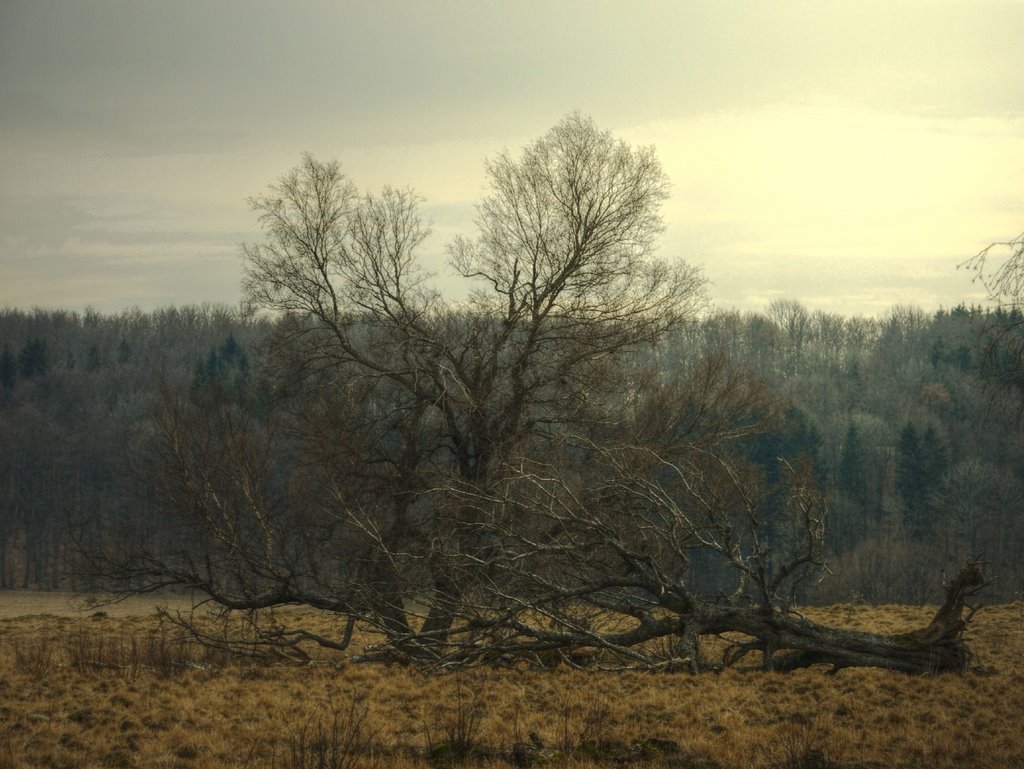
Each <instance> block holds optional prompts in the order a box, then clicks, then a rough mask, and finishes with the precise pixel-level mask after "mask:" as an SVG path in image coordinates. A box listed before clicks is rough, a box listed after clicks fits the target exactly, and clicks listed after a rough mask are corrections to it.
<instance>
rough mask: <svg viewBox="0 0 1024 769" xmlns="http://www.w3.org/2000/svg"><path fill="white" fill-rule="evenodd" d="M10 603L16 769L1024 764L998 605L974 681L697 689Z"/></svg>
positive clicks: (7, 722) (1, 756)
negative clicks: (431, 666)
mask: <svg viewBox="0 0 1024 769" xmlns="http://www.w3.org/2000/svg"><path fill="white" fill-rule="evenodd" d="M9 597H10V596H9V595H8V594H4V593H0V769H25V768H26V767H54V768H56V769H93V768H94V767H95V768H97V769H98V768H99V767H104V768H107V767H113V768H114V769H117V768H119V767H120V768H123V769H127V768H129V767H140V768H142V767H146V768H147V769H148V768H149V767H153V768H160V767H166V768H167V769H214V768H218V769H219V768H220V767H240V768H241V767H251V768H253V769H255V768H256V767H268V768H272V769H296V768H297V767H302V769H312V768H313V767H316V768H317V769H326V768H327V767H335V768H336V769H348V768H350V767H371V766H376V767H399V769H401V768H402V767H429V766H431V765H432V764H433V765H435V766H438V765H444V764H449V763H452V762H454V761H455V760H457V759H458V760H461V761H462V763H463V765H465V766H471V767H475V766H494V767H500V766H509V765H512V764H514V763H515V762H516V761H518V762H520V763H521V764H525V763H526V762H528V761H532V763H533V765H557V766H565V767H575V768H577V769H587V768H588V767H610V766H624V765H628V766H666V767H669V766H674V767H680V768H691V769H692V768H693V767H704V768H705V769H713V768H714V767H730V768H731V767H736V768H739V767H764V768H765V769H775V768H776V767H777V768H778V769H797V768H803V769H812V768H813V769H825V768H827V767H848V768H850V769H853V768H854V767H861V768H863V769H868V768H871V769H873V768H875V767H879V768H880V767H964V766H970V767H991V768H992V769H996V767H999V768H1000V769H1001V768H1002V767H1015V766H1016V767H1024V734H1022V733H1021V731H1022V730H1021V726H1022V723H1024V719H1022V715H1021V714H1022V713H1024V605H1022V604H1012V605H1007V606H998V607H992V608H987V609H984V610H982V611H981V612H979V614H978V615H977V617H976V619H975V622H974V623H973V625H972V627H971V630H970V632H969V636H970V642H971V644H972V646H973V648H974V650H975V652H976V654H977V659H976V665H977V670H976V671H975V672H972V673H969V674H967V675H964V676H956V675H942V676H935V677H911V676H905V675H901V674H896V673H889V672H884V671H877V670H844V671H841V672H840V673H839V674H837V675H834V676H829V675H826V674H825V673H824V671H822V670H807V671H799V672H796V673H793V674H789V675H778V674H768V673H738V672H726V673H722V674H717V675H713V674H709V675H702V676H697V677H693V676H689V675H686V674H661V675H651V674H642V673H588V672H583V671H578V670H572V669H564V668H563V669H556V670H552V671H534V670H531V671H525V670H520V671H509V670H481V671H476V672H471V673H463V674H460V675H443V674H435V675H425V674H422V673H418V672H416V671H414V670H410V669H407V668H401V667H385V666H377V665H358V664H351V663H347V662H346V661H345V660H344V658H343V657H340V656H336V657H323V658H322V659H321V660H320V662H319V663H318V664H315V665H310V666H305V667H295V666H287V665H266V664H262V665H242V664H238V663H227V662H226V661H225V660H224V659H223V658H210V657H208V656H207V655H204V654H203V652H202V650H200V649H197V648H194V647H188V646H184V647H183V646H180V645H177V644H176V639H175V637H174V636H173V634H172V633H171V631H170V630H169V629H168V628H167V627H161V626H160V624H159V623H158V620H157V619H156V617H155V615H154V613H153V612H152V609H151V607H149V608H148V609H147V608H146V607H144V606H140V607H139V610H140V612H142V613H140V614H136V615H132V614H131V613H130V612H124V611H121V610H116V611H114V612H110V611H108V612H107V613H106V614H99V615H94V614H93V613H91V612H89V611H74V610H73V608H70V607H65V608H63V609H61V608H56V607H55V606H54V605H52V603H50V602H53V601H56V600H57V599H56V598H53V597H46V596H35V597H34V598H33V599H32V600H34V601H35V603H34V604H33V605H32V606H31V608H30V611H29V613H22V614H21V615H20V616H18V612H17V611H14V610H12V609H11V608H10V607H11V605H12V604H13V603H14V602H13V601H9V600H8V598H9ZM24 600H26V599H24V598H20V597H19V598H18V601H24ZM4 607H6V608H4ZM115 615H116V616H115ZM812 617H813V618H814V619H818V620H822V621H826V622H828V623H830V624H836V625H843V626H846V627H856V628H861V629H868V630H875V631H881V632H898V631H902V630H906V629H909V628H913V627H917V626H920V625H923V624H925V623H926V622H927V621H928V619H929V618H930V611H929V610H928V609H919V608H905V607H895V606H891V607H878V608H866V607H855V606H839V607H833V608H830V609H823V610H815V611H814V612H813V613H812ZM312 619H314V620H315V621H318V622H322V623H328V622H329V621H330V620H329V618H312ZM365 640H366V641H369V640H371V639H368V638H367V639H365ZM171 649H173V650H175V651H174V654H175V655H177V656H173V655H172V654H171V651H169V650H171ZM161 650H162V651H161ZM168 655H171V656H172V658H173V659H172V662H169V663H167V664H166V665H163V664H161V663H159V660H161V659H164V658H165V657H167V656H168ZM90 658H95V659H92V662H95V663H96V664H90ZM531 734H533V735H534V736H535V737H536V738H539V740H540V742H541V743H543V746H544V748H543V750H536V749H535V748H534V747H533V746H532V743H531V739H530V735H531ZM336 747H340V748H342V749H341V750H334V748H336ZM346 748H347V749H346Z"/></svg>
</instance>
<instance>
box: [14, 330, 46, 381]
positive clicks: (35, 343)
mask: <svg viewBox="0 0 1024 769" xmlns="http://www.w3.org/2000/svg"><path fill="white" fill-rule="evenodd" d="M18 369H19V370H20V373H21V376H22V378H24V379H32V378H33V377H37V376H45V375H46V372H47V371H49V370H50V363H49V361H48V360H47V356H46V342H45V341H44V340H42V339H39V338H36V339H31V340H29V341H28V342H27V343H26V344H25V346H24V347H22V348H21V352H19V353H18Z"/></svg>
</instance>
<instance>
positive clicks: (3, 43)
mask: <svg viewBox="0 0 1024 769" xmlns="http://www.w3.org/2000/svg"><path fill="white" fill-rule="evenodd" d="M342 6H344V7H342ZM1021 29H1024V2H1006V1H1001V0H972V2H956V1H954V0H929V1H928V2H924V1H923V0H921V1H918V0H894V1H893V2H881V1H880V0H879V1H878V2H873V1H866V2H861V3H856V4H854V3H839V2H821V1H820V0H813V1H812V0H779V1H778V2H773V3H764V2H736V3H707V2H678V3H671V4H669V3H657V2H639V3H631V4H629V5H626V4H623V3H617V2H583V1H582V0H579V1H574V0H569V1H567V2H564V3H559V4H558V5H557V6H556V7H554V8H550V7H548V5H547V4H545V3H543V2H540V0H536V1H535V0H529V1H528V2H521V3H517V4H514V5H512V4H507V3H499V2H490V3H488V2H481V3H473V4H469V3H465V2H461V1H460V0H439V1H438V2H434V3H429V4H419V3H416V4H413V3H406V2H398V0H395V1H393V2H386V1H382V0H378V2H369V1H368V2H352V3H346V4H337V3H330V2H316V1H315V0H313V1H311V2H306V3H300V4H298V5H296V6H295V7H294V8H291V7H288V8H286V7H284V6H283V5H281V4H272V3H269V2H267V3H264V2H257V1H253V2H236V1H234V0H225V2H222V3H215V4H208V3H202V2H198V0H187V1H185V2H182V3H176V4H173V5H172V4H157V3H124V2H119V1H117V0H82V2H77V3H68V4H59V3H54V4H50V3H37V2H31V1H30V0H8V2H5V3H4V4H2V5H0V164H2V166H3V168H4V172H3V174H2V175H0V306H9V307H31V306H43V307H54V306H58V307H67V308H72V309H81V308H84V307H86V306H93V307H96V308H99V309H102V310H117V309H120V308H124V307H130V306H140V307H142V308H143V309H149V308H152V307H156V306H160V305H165V304H172V303H173V304H185V303H191V302H203V301H214V302H226V303H235V302H237V301H238V299H239V290H238V281H239V277H240V263H239V256H238V254H239V249H238V244H239V243H240V242H241V241H244V240H250V239H253V238H256V237H258V229H257V227H256V223H255V221H254V218H253V216H252V214H251V212H250V211H249V209H248V207H247V205H246V202H245V201H246V198H247V197H249V196H251V195H255V194H258V193H260V192H261V191H262V190H263V189H264V188H265V187H266V185H268V184H270V183H272V182H273V181H274V180H275V179H276V178H277V177H278V176H280V175H281V174H282V173H283V172H285V171H286V170H287V169H288V168H290V167H291V166H292V165H294V164H295V163H296V162H297V161H298V159H299V157H300V155H301V153H302V152H303V151H306V150H308V151H311V152H313V153H314V154H315V155H317V156H319V157H322V158H336V159H338V160H339V161H341V163H342V165H343V167H344V168H345V169H346V170H347V171H348V172H349V174H350V175H351V176H352V178H353V179H354V181H356V183H357V184H359V185H360V186H362V187H365V188H370V189H375V188H379V186H380V185H382V184H384V183H390V184H395V185H399V186H406V185H408V186H412V187H414V188H415V189H416V190H417V191H418V192H419V193H420V194H421V195H422V196H423V198H424V199H425V203H424V208H423V213H424V216H425V218H427V219H428V220H430V221H431V222H432V224H433V233H434V234H433V236H432V237H431V238H430V239H429V240H428V241H427V243H426V244H425V245H424V249H423V257H424V259H425V261H426V262H427V263H428V264H429V265H430V267H431V268H432V269H433V270H434V271H435V272H436V273H437V274H438V281H439V283H440V284H441V285H442V286H444V287H446V288H447V289H450V290H452V291H453V292H457V291H459V289H458V287H456V286H455V284H454V283H453V281H452V279H451V278H450V277H449V276H448V275H447V272H446V268H445V264H444V253H445V244H446V242H447V241H448V240H449V239H450V238H451V237H453V236H454V235H456V234H463V235H465V234H471V233H472V218H473V204H474V202H475V201H477V200H479V199H480V197H481V196H482V195H483V194H484V191H485V190H484V185H485V182H486V178H485V174H484V160H485V158H487V157H489V156H493V155H494V154H495V153H496V152H498V151H500V150H502V149H503V148H505V147H508V148H509V149H511V150H513V151H515V150H516V149H517V148H518V147H521V146H522V145H523V144H525V143H527V142H529V141H531V140H532V139H534V138H536V137H537V136H539V135H541V134H542V133H543V132H544V131H545V130H546V129H547V128H549V127H550V126H551V125H553V124H554V123H555V122H557V121H558V120H559V119H560V118H561V117H562V116H563V115H564V114H565V113H567V112H569V111H571V110H579V111H581V112H583V113H586V114H589V115H591V116H593V118H594V119H595V120H596V122H597V123H598V124H599V125H600V126H602V127H605V128H608V129H610V130H612V131H613V132H614V133H615V134H616V135H618V136H620V137H622V138H623V139H625V140H627V141H629V142H632V143H639V144H653V145H655V146H656V148H657V150H658V155H659V157H660V159H661V161H662V164H663V165H664V167H665V170H666V171H667V173H668V175H669V177H670V178H671V181H672V184H673V194H672V197H671V199H670V200H669V201H668V202H667V204H666V206H665V209H664V214H665V222H666V231H665V234H664V236H663V238H662V240H661V245H660V253H661V254H662V255H664V256H667V257H676V256H679V257H682V258H685V259H686V260H688V261H690V262H693V263H696V264H700V265H702V266H703V267H704V269H705V271H706V273H707V276H708V278H709V279H710V281H711V285H710V293H711V298H712V300H713V302H714V303H715V305H716V306H718V307H736V308H739V309H743V310H758V309H762V308H763V307H764V306H765V304H767V303H768V302H770V301H771V300H773V299H777V298H780V297H787V298H795V299H798V300H800V301H802V302H804V303H805V304H806V305H807V306H809V307H811V308H813V309H823V310H829V311H835V312H841V313H846V314H864V315H875V314H882V313H885V312H886V311H887V310H888V309H889V308H891V307H892V306H894V305H896V304H914V305H918V306H920V307H921V308H923V309H925V310H928V311H931V310H934V309H936V308H937V307H939V306H947V307H948V306H951V305H954V304H956V303H958V302H961V301H967V302H972V301H980V300H981V299H982V298H983V297H982V294H981V292H980V291H979V289H978V287H977V286H973V285H971V283H970V280H969V276H968V275H967V274H965V273H964V272H962V271H960V272H958V271H957V269H956V266H957V264H958V263H959V262H961V261H963V260H964V259H966V258H968V257H970V256H971V255H972V254H974V253H975V252H976V251H977V250H978V249H980V248H981V247H983V246H984V245H986V244H987V243H989V242H991V241H994V240H1003V239H1007V238H1010V237H1013V236H1014V235H1016V234H1017V233H1018V232H1020V231H1021V230H1024V192H1022V185H1021V180H1022V178H1024V74H1022V70H1024V68H1022V67H1020V66H1019V55H1018V54H1017V51H1018V42H1019V41H1018V40H1017V37H1018V34H1017V33H1018V32H1019V30H1021Z"/></svg>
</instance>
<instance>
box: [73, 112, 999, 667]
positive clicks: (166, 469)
mask: <svg viewBox="0 0 1024 769" xmlns="http://www.w3.org/2000/svg"><path fill="white" fill-rule="evenodd" d="M488 175H489V177H490V181H491V191H490V194H489V195H488V197H486V198H485V199H484V200H483V201H482V202H481V204H480V206H479V208H478V222H477V223H478V225H479V233H478V237H477V238H476V239H474V240H467V239H457V240H455V241H454V242H453V243H452V244H451V245H450V247H449V253H450V256H451V266H452V267H453V268H454V269H455V271H456V273H457V274H459V275H461V276H462V277H463V278H465V279H466V280H467V281H469V284H470V285H471V286H475V289H474V290H472V291H471V292H470V294H469V298H468V299H467V300H466V301H465V302H459V303H449V302H446V301H445V300H443V299H442V297H440V296H439V295H438V294H437V293H436V292H434V291H433V290H432V289H431V288H430V284H429V282H428V276H427V274H426V273H425V272H424V270H423V269H422V267H421V266H420V265H419V262H418V259H417V255H416V250H417V247H418V246H419V244H420V243H421V242H422V241H423V240H424V239H425V238H426V237H427V234H428V231H427V228H426V226H425V225H423V224H422V222H421V221H420V219H419V217H418V214H417V205H418V199H417V197H416V196H415V195H414V194H413V193H412V192H410V191H407V190H396V189H392V188H386V189H385V190H384V191H383V192H382V193H381V194H380V195H376V196H375V195H368V194H360V193H358V192H357V190H356V189H355V187H354V186H353V185H352V184H351V182H349V181H348V179H347V178H346V177H345V176H344V174H342V173H341V171H340V168H339V167H338V165H337V164H336V163H321V162H318V161H316V160H315V159H313V158H311V157H306V158H305V159H304V160H303V162H302V163H301V164H300V166H298V167H297V168H295V169H293V170H292V171H291V172H289V173H288V174H286V175H285V176H284V177H282V179H281V180H280V183H279V184H278V185H276V186H274V187H272V188H270V190H269V191H268V193H267V194H266V195H264V196H260V197H258V198H256V199H254V200H253V201H252V203H253V207H254V209H255V210H256V212H257V213H258V214H259V219H260V222H261V224H262V225H263V228H264V233H265V236H266V237H265V240H264V242H263V243H260V244H251V245H248V246H246V247H245V248H244V253H245V260H246V279H245V286H246V296H247V300H248V301H249V302H251V303H252V304H253V305H254V306H260V307H264V308H266V309H268V310H270V311H271V312H273V313H275V314H276V316H277V317H278V323H277V324H276V326H275V328H274V331H273V333H272V334H271V335H270V336H269V337H268V339H267V340H266V342H265V345H264V349H263V351H262V352H263V356H262V359H261V360H260V361H259V363H258V365H257V369H258V377H257V378H256V379H254V380H251V381H250V380H246V381H244V382H228V381H220V380H218V378H217V377H216V376H212V375H211V376H209V377H204V378H203V380H202V381H196V382H194V383H193V384H192V386H191V388H188V389H187V390H186V391H184V392H168V394H167V396H166V398H165V400H164V403H163V406H162V408H161V409H159V411H158V414H157V416H156V418H155V420H154V424H153V430H152V433H151V434H146V435H143V436H140V443H141V445H140V446H139V447H137V449H136V448H133V449H132V450H131V451H130V452H129V453H130V454H131V455H132V456H133V457H134V460H135V464H136V468H135V469H136V476H137V477H138V478H139V479H140V480H141V483H140V488H142V489H143V491H144V496H145V500H143V501H144V504H142V505H140V506H139V509H140V511H147V510H148V511H149V513H148V517H144V518H140V519H138V520H126V521H125V522H124V524H125V529H124V532H123V536H120V537H117V538H114V539H113V540H112V541H110V542H108V543H106V545H105V549H104V550H103V552H99V553H93V554H92V556H93V563H94V564H95V565H96V566H97V569H98V571H99V572H100V573H102V574H103V575H105V576H108V577H110V578H111V579H112V580H113V589H114V590H115V591H117V592H116V593H115V595H125V594H129V593H137V592H148V591H155V590H160V589H166V588H171V589H182V590H187V591H190V592H191V593H192V594H193V595H196V596H197V603H198V607H199V608H200V610H202V609H205V608H207V607H213V608H214V609H215V610H216V612H217V614H218V617H216V619H217V620H218V621H215V622H211V621H207V620H206V619H204V618H203V612H202V611H199V612H192V613H183V614H176V615H173V617H171V618H172V619H173V620H174V621H176V622H179V623H180V624H181V625H182V626H183V627H185V628H187V629H188V630H189V631H190V632H192V633H193V634H194V635H195V636H196V637H197V638H199V639H200V640H202V641H204V642H206V643H211V644H213V645H216V646H220V647H223V648H236V649H240V650H243V651H244V652H245V653H249V654H257V655H264V656H274V655H286V656H288V657H291V658H294V659H296V660H303V661H304V660H306V659H308V654H309V653H308V651H307V650H308V648H309V647H310V645H319V646H321V647H324V648H326V649H329V650H332V651H334V652H344V651H347V650H348V649H349V646H350V644H351V640H352V638H353V637H355V636H354V634H353V628H354V624H355V623H361V624H362V626H363V627H368V628H370V629H372V630H374V631H377V632H378V633H379V634H380V637H381V639H382V643H381V644H379V645H378V647H379V648H378V650H377V651H373V652H370V653H367V654H364V655H361V656H362V658H366V659H372V658H380V657H382V656H383V657H388V658H392V659H400V660H405V661H409V662H412V663H415V664H419V665H423V666H425V667H454V666H464V665H472V664H482V663H503V662H509V661H514V662H519V661H521V660H527V661H530V662H534V663H536V664H551V663H552V662H553V661H557V660H567V661H569V662H576V663H579V662H582V661H583V660H591V661H593V662H596V663H597V664H601V665H603V666H605V667H619V668H621V667H637V668H644V669H652V670H670V669H679V668H688V669H691V670H700V669H703V668H705V667H716V666H717V667H721V666H729V665H738V664H743V663H744V661H745V660H749V659H751V657H750V655H751V654H753V653H759V654H760V656H761V666H763V667H767V668H771V669H776V670H790V669H795V668H798V667H805V666H807V665H812V664H819V663H827V664H830V665H832V666H833V668H836V669H838V668H840V667H848V666H852V665H877V666H881V667H888V668H893V669H897V670H906V671H911V672H918V671H920V672H924V671H932V670H952V669H962V668H963V666H964V665H965V664H966V660H967V659H968V657H969V655H968V654H967V652H966V649H965V648H964V646H963V640H962V630H963V628H962V627H961V623H962V622H965V621H966V619H965V616H964V610H965V606H966V601H967V599H968V598H970V597H971V596H972V595H973V594H974V592H976V590H978V589H980V588H981V587H982V586H983V584H984V579H982V578H981V577H980V572H978V571H977V569H976V568H975V569H974V570H970V569H969V570H968V571H966V572H965V576H963V578H962V580H961V581H960V583H959V584H960V588H959V591H958V592H955V593H954V594H951V595H952V598H949V597H947V604H948V605H947V606H944V610H943V612H941V613H940V615H938V616H937V618H936V621H935V622H934V623H933V624H932V626H930V628H929V629H925V630H922V631H919V632H913V633H907V634H904V635H902V636H895V637H885V636H872V635H870V634H865V633H852V632H846V631H839V630H835V629H829V628H825V627H821V626H819V625H815V624H814V623H811V622H809V621H807V620H806V619H804V618H802V617H801V616H800V615H799V614H798V613H797V612H796V611H795V608H794V607H795V606H796V601H797V599H798V597H799V594H800V591H801V589H802V588H803V586H804V585H805V584H806V583H807V582H808V581H811V580H814V579H817V578H818V577H819V576H820V575H821V574H822V573H823V570H824V568H825V550H824V535H825V525H826V518H827V507H828V505H827V498H826V495H825V494H824V493H823V492H822V490H821V489H820V487H819V480H818V478H819V473H818V472H817V470H816V468H815V467H814V466H813V457H806V456H799V451H796V450H794V451H792V452H790V453H791V454H794V455H792V456H789V455H785V454H786V452H781V453H782V454H783V455H782V456H775V455H774V454H773V455H772V456H770V457H768V458H766V457H765V456H764V452H763V451H760V452H759V451H754V450H753V448H752V442H753V441H755V439H756V438H757V437H758V436H780V435H783V434H784V433H786V432H787V431H788V429H789V427H791V425H788V424H787V419H790V417H789V416H788V412H789V411H790V409H788V408H787V404H785V403H782V402H780V401H779V399H777V398H775V397H773V396H772V395H771V394H770V393H768V392H767V390H766V388H765V387H764V386H763V385H761V384H760V383H758V382H757V380H756V379H755V378H754V377H753V376H751V374H750V373H749V372H747V371H743V370H739V369H737V367H735V366H734V365H733V364H732V363H731V362H730V361H729V360H728V358H727V357H726V356H725V355H724V354H722V353H720V352H715V351H700V352H698V351H693V350H686V351H682V350H678V349H676V350H671V351H670V350H669V349H668V348H669V344H668V341H667V340H668V339H669V334H670V332H672V331H673V330H674V329H678V328H680V327H681V326H682V325H683V324H685V323H687V322H689V321H690V320H692V319H693V318H694V317H695V315H696V313H697V312H698V311H699V309H700V308H701V306H702V305H703V302H704V292H703V282H704V281H703V278H702V276H701V275H700V273H699V271H697V270H695V269H693V268H692V267H689V266H687V265H686V264H684V263H682V262H677V261H670V260H662V259H659V258H656V257H655V255H654V254H653V245H654V239H655V236H656V234H657V233H658V232H659V231H660V229H661V220H660V214H659V211H660V205H661V202H662V201H663V200H664V198H665V196H666V194H667V182H666V180H665V178H664V175H663V173H662V171H661V169H660V167H659V165H658V163H657V160H656V158H655V157H654V153H653V150H652V149H650V148H637V149H635V148H631V147H629V146H627V145H625V144H624V143H622V142H620V141H617V140H615V139H614V138H613V137H612V136H611V135H610V134H608V133H607V132H603V131H600V130H598V129H597V128H596V126H594V124H593V123H592V121H590V120H589V119H586V118H583V117H582V116H579V115H570V116H568V117H567V118H566V119H565V120H563V121H561V122H560V123H559V124H558V125H556V126H555V127H554V128H553V129H552V130H551V131H549V132H548V133H547V134H546V135H545V136H544V137H542V138H541V139H539V140H538V141H536V142H534V143H533V144H531V145H530V146H528V147H527V148H525V150H524V151H523V154H522V157H520V158H518V159H516V158H512V157H511V156H509V155H508V153H503V154H502V155H500V156H499V157H498V158H497V159H496V160H495V161H493V162H492V163H491V164H489V165H488ZM771 445H775V444H774V443H772V444H771ZM972 575H973V576H972ZM294 606H304V607H309V608H311V609H314V610H317V611H321V612H326V613H328V614H329V615H331V616H333V617H336V618H337V619H338V622H337V623H336V625H337V631H336V637H335V636H334V635H332V634H330V633H324V632H312V631H311V630H310V629H309V628H305V627H302V626H301V625H300V626H298V627H296V626H294V624H295V615H294V614H288V613H282V612H278V609H280V608H282V607H294ZM969 611H970V610H969V609H968V614H967V615H966V617H967V618H969V616H970V613H969ZM237 619H240V620H241V621H236V620H237ZM714 638H721V639H725V640H724V641H723V642H721V643H722V644H723V646H724V649H723V650H724V653H722V654H720V655H718V656H719V657H720V659H712V657H714V656H715V655H712V654H711V653H710V650H711V649H712V648H713V647H715V644H718V643H720V642H719V641H714V642H713V643H709V642H708V641H709V639H714ZM702 644H703V646H704V647H705V648H704V649H703V650H702V648H701V647H702Z"/></svg>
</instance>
